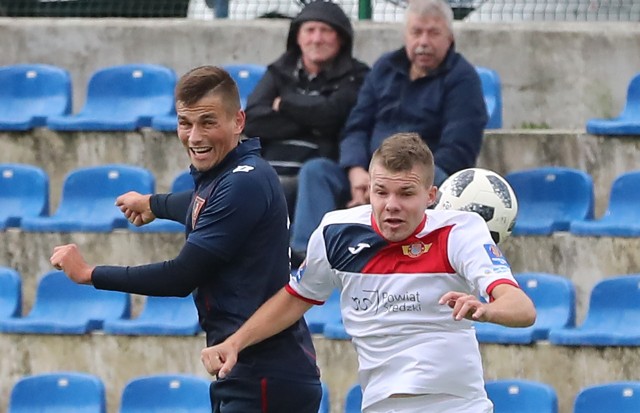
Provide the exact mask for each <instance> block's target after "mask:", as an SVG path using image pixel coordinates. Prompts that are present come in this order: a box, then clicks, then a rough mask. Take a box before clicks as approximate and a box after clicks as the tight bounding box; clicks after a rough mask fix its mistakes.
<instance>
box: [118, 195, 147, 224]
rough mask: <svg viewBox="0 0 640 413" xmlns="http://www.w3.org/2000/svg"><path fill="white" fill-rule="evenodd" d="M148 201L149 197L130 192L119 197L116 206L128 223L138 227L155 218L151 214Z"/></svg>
mask: <svg viewBox="0 0 640 413" xmlns="http://www.w3.org/2000/svg"><path fill="white" fill-rule="evenodd" d="M150 199H151V195H142V194H139V193H137V192H133V191H131V192H127V193H126V194H123V195H120V196H119V197H118V198H117V199H116V206H117V207H119V208H120V211H122V213H123V214H124V216H125V217H127V219H128V220H129V222H131V223H132V224H133V225H135V226H136V227H139V226H142V225H144V224H148V223H149V222H151V221H153V220H154V219H156V216H155V215H154V214H153V212H151V204H150V202H149V200H150Z"/></svg>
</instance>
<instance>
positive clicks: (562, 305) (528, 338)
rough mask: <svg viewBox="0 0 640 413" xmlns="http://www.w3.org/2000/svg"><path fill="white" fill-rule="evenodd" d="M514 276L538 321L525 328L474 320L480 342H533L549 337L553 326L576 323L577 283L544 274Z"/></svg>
mask: <svg viewBox="0 0 640 413" xmlns="http://www.w3.org/2000/svg"><path fill="white" fill-rule="evenodd" d="M515 278H516V281H518V284H519V285H520V288H522V290H523V291H524V292H525V293H526V294H527V295H528V296H529V298H531V300H532V301H533V304H534V305H535V307H536V312H537V317H536V322H535V323H534V325H532V326H531V327H524V328H511V327H505V326H501V325H498V324H492V323H475V329H476V337H477V338H478V341H479V342H481V343H499V344H531V343H533V342H535V341H538V340H546V339H547V337H548V336H549V330H551V329H552V328H564V327H573V326H574V325H575V306H576V302H575V286H574V285H573V282H571V280H569V279H568V278H565V277H562V276H559V275H553V274H544V273H521V274H516V275H515Z"/></svg>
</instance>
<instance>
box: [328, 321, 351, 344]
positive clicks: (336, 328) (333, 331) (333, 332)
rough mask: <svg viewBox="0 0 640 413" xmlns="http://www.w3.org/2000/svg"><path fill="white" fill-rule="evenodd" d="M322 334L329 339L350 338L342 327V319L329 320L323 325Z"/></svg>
mask: <svg viewBox="0 0 640 413" xmlns="http://www.w3.org/2000/svg"><path fill="white" fill-rule="evenodd" d="M322 334H323V335H324V336H325V338H328V339H330V340H351V336H350V335H349V334H348V333H347V330H346V329H345V328H344V324H343V323H342V320H340V322H330V323H327V324H325V325H324V331H323V332H322Z"/></svg>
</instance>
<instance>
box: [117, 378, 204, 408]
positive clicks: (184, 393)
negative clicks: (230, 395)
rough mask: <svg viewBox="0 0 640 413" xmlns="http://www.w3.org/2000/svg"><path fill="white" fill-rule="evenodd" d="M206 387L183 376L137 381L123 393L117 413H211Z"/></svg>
mask: <svg viewBox="0 0 640 413" xmlns="http://www.w3.org/2000/svg"><path fill="white" fill-rule="evenodd" d="M209 384H210V383H209V381H208V380H205V379H203V378H200V377H196V376H191V375H186V374H158V375H152V376H142V377H137V378H135V379H133V380H131V381H130V382H129V383H127V384H126V385H125V387H124V390H123V391H122V397H121V401H120V413H158V412H172V413H174V412H175V413H211V401H210V399H209Z"/></svg>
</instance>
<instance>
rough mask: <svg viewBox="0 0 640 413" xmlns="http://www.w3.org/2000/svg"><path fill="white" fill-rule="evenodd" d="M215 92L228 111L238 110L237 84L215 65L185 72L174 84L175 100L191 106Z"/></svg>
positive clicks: (238, 95)
mask: <svg viewBox="0 0 640 413" xmlns="http://www.w3.org/2000/svg"><path fill="white" fill-rule="evenodd" d="M209 94H216V95H218V96H219V97H220V98H221V99H222V102H223V103H224V105H225V106H226V108H227V110H228V112H229V113H230V114H231V113H235V112H237V111H238V110H240V94H239V93H238V86H237V85H236V82H235V81H234V80H233V78H232V77H231V76H230V75H229V73H227V71H226V70H224V69H222V68H220V67H217V66H200V67H196V68H195V69H191V70H190V71H188V72H187V73H185V74H184V75H183V76H182V77H181V78H180V80H179V81H178V84H177V85H176V102H182V103H183V104H184V105H185V106H191V105H193V104H194V103H196V102H197V101H199V100H200V99H202V98H203V97H205V96H206V95H209Z"/></svg>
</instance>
